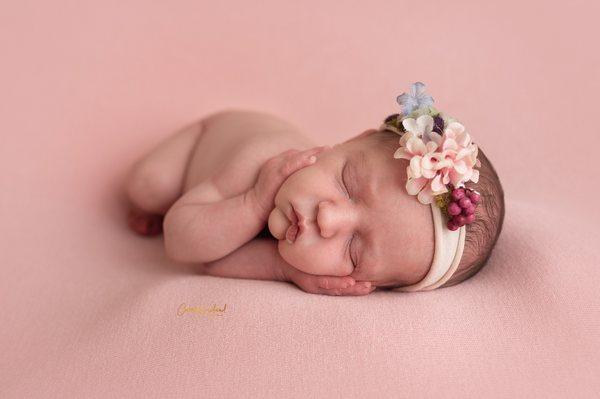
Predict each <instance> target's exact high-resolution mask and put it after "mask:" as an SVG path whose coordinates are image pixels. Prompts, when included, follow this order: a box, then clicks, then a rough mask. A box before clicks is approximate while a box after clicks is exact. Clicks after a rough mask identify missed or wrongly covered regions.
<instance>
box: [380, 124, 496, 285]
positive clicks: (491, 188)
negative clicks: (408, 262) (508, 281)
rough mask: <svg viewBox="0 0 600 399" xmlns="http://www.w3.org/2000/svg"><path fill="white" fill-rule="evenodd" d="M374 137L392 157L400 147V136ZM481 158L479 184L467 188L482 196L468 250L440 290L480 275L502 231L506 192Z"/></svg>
mask: <svg viewBox="0 0 600 399" xmlns="http://www.w3.org/2000/svg"><path fill="white" fill-rule="evenodd" d="M373 136H374V138H376V139H378V140H379V141H380V142H381V143H382V144H384V145H385V147H386V148H387V149H388V150H390V151H391V153H392V154H393V153H394V151H396V149H397V148H398V146H399V143H398V141H399V138H400V136H399V135H398V134H396V133H394V132H390V131H385V130H384V131H378V132H377V133H374V134H373ZM477 159H479V160H480V161H481V167H480V168H478V169H479V181H478V182H477V183H473V182H469V183H467V184H466V186H467V187H468V188H472V189H474V190H476V191H478V192H479V193H480V194H481V202H480V203H479V205H478V206H477V208H476V212H475V214H476V217H475V221H474V222H473V223H471V224H468V225H466V229H467V231H466V232H467V235H466V238H465V249H464V252H463V256H462V259H461V261H460V263H459V265H458V269H457V270H456V272H455V273H454V275H453V276H452V277H451V278H450V280H448V281H447V282H446V283H444V284H443V285H442V286H440V288H445V287H450V286H453V285H456V284H459V283H461V282H463V281H465V280H467V279H469V278H471V277H473V276H474V275H475V274H477V273H478V272H479V271H480V270H481V269H482V268H483V267H484V266H485V265H486V264H487V262H488V260H489V258H490V256H491V254H492V250H493V249H494V247H495V245H496V241H498V237H499V236H500V232H501V231H502V224H503V222H504V190H503V189H502V185H501V184H500V179H499V178H498V174H497V173H496V170H495V169H494V167H493V166H492V164H491V162H490V161H489V159H488V158H487V157H486V156H485V154H484V152H483V151H482V150H481V148H478V155H477ZM415 201H416V198H415ZM400 286H401V285H394V286H387V287H381V289H383V290H391V289H393V288H397V287H400Z"/></svg>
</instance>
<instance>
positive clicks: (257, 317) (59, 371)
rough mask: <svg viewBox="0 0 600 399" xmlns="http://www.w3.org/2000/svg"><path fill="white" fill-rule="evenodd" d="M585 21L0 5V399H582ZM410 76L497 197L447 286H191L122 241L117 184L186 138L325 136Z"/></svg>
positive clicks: (592, 103) (483, 12) (472, 6)
mask: <svg viewBox="0 0 600 399" xmlns="http://www.w3.org/2000/svg"><path fill="white" fill-rule="evenodd" d="M450 3H451V4H450ZM598 11H600V10H599V3H598V2H594V1H588V2H581V1H573V2H569V3H568V4H567V3H564V2H562V3H552V2H524V3H521V2H516V1H504V2H498V3H495V4H493V3H492V4H488V3H487V2H485V4H483V3H481V2H475V1H471V2H465V1H458V2H447V4H446V3H444V4H442V3H438V4H434V2H421V3H418V4H414V3H413V2H410V3H409V2H391V1H390V2H384V1H371V2H368V3H364V2H349V3H346V4H342V3H339V2H322V1H320V2H312V1H309V2H281V1H265V2H261V3H260V4H257V3H256V2H236V3H232V2H197V1H178V2H166V1H165V2H144V1H128V2H122V1H118V2H117V1H105V2H88V4H84V2H70V1H54V2H32V1H18V2H17V1H13V2H3V4H2V5H0V43H1V49H2V63H1V64H2V67H1V68H0V87H1V88H2V96H1V98H0V116H1V120H2V124H3V126H2V133H1V137H2V145H0V166H1V169H2V173H0V187H1V192H2V193H1V195H0V217H1V220H2V239H1V240H0V267H1V269H0V270H1V271H2V278H0V303H1V304H2V311H1V312H0V326H1V328H0V354H1V356H0V359H1V360H0V397H2V398H24V397H148V398H154V397H156V398H165V397H205V398H208V397H297V398H304V397H346V398H351V397H364V396H365V395H368V396H371V395H372V396H373V397H395V398H396V397H461V398H464V397H481V396H483V397H515V396H517V397H597V395H598V392H600V382H599V381H600V379H598V375H600V334H599V332H600V331H599V327H600V323H599V320H600V311H599V310H600V299H599V298H600V296H599V294H598V287H597V284H598V283H599V282H600V269H599V267H598V266H599V263H600V262H599V259H600V256H599V255H600V249H599V248H600V242H599V241H600V240H599V238H598V237H599V235H598V232H597V231H598V223H599V222H600V212H599V211H598V201H597V199H598V195H600V190H598V187H597V182H598V172H599V168H598V153H597V149H598V145H599V144H600V139H599V138H598V127H597V126H598V112H597V109H596V108H597V104H598V100H597V95H598V93H600V76H599V74H600V72H599V71H600V63H599V62H598V61H599V57H600V56H599V53H598V51H597V43H596V39H595V38H597V37H598V36H599V34H600V29H599V28H598V24H597V21H596V19H597V18H596V15H598ZM417 80H420V81H423V82H425V83H426V84H427V87H428V90H429V91H430V93H431V94H432V95H433V97H434V98H435V100H436V105H437V106H439V108H440V109H443V110H445V111H447V112H448V113H450V114H452V115H455V116H456V117H458V118H459V119H460V120H461V121H463V122H464V123H465V125H466V126H467V128H468V129H469V130H470V131H471V132H472V134H473V136H474V138H475V141H476V142H477V143H478V144H479V145H480V146H481V147H482V148H483V149H484V151H485V152H486V154H487V155H488V157H489V158H490V159H491V160H492V162H493V163H494V165H495V167H496V169H497V170H498V172H499V174H500V176H501V179H502V181H503V183H504V188H505V192H506V200H507V211H506V220H505V228H504V231H503V234H502V235H501V238H500V240H499V242H498V245H497V247H496V250H495V252H494V254H493V257H492V259H491V261H490V263H489V264H488V266H487V267H486V268H485V269H484V270H482V271H481V272H480V273H479V274H478V275H477V276H475V277H474V278H472V279H470V280H469V281H467V282H465V283H463V284H460V285H458V286H455V287H451V288H446V289H441V290H436V291H433V292H425V293H415V294H401V293H392V292H376V293H374V294H372V295H370V296H368V297H361V298H355V297H328V296H318V295H310V294H306V293H304V292H302V291H300V290H299V289H298V288H296V287H295V286H293V285H291V284H288V283H279V282H268V281H254V280H237V279H223V278H216V277H208V276H200V275H197V274H194V273H193V271H192V269H191V267H188V266H182V265H176V264H173V263H172V262H169V261H168V260H167V259H166V258H165V255H164V251H163V247H162V239H161V238H153V239H146V238H141V237H137V236H135V235H133V234H132V233H130V232H129V231H128V230H127V228H126V224H125V208H124V205H123V197H122V196H121V195H120V194H118V192H119V191H118V190H119V189H120V187H121V184H122V179H123V176H124V173H125V171H126V170H127V168H129V166H130V164H131V162H133V160H134V159H136V158H137V157H138V156H139V155H141V154H142V153H144V152H146V151H147V150H148V149H150V148H151V147H152V146H153V145H154V144H156V143H157V142H158V141H159V140H161V139H162V138H163V137H165V136H166V135H167V134H169V133H170V132H172V131H173V130H175V129H176V128H179V127H180V126H182V125H183V124H186V123H188V122H190V121H191V120H193V119H195V118H197V117H200V116H202V115H205V114H207V113H209V112H212V111H216V110H219V109H222V108H228V107H240V108H250V109H260V110H267V111H270V112H273V113H276V114H278V115H282V116H283V117H286V118H289V119H290V120H291V121H293V122H294V123H296V124H297V125H299V126H300V127H301V128H303V129H305V130H306V131H307V132H308V134H310V135H312V136H313V137H315V138H317V139H318V140H319V141H321V142H322V143H323V144H332V143H335V142H337V141H340V140H342V139H345V138H347V137H348V136H350V135H353V134H356V133H359V132H360V131H362V130H364V129H366V128H370V127H378V125H379V123H380V121H381V119H382V118H384V117H385V116H387V115H389V114H390V113H393V112H396V110H397V105H396V103H395V96H396V95H397V94H399V93H400V92H402V91H404V90H405V89H406V88H408V86H409V85H410V84H411V83H412V82H414V81H417ZM182 303H186V304H188V305H189V306H198V307H211V306H213V305H216V306H218V307H223V306H225V305H226V310H225V311H224V312H222V313H221V316H216V314H214V313H213V314H210V315H209V314H198V313H187V314H184V315H182V316H177V309H178V307H179V306H180V304H182Z"/></svg>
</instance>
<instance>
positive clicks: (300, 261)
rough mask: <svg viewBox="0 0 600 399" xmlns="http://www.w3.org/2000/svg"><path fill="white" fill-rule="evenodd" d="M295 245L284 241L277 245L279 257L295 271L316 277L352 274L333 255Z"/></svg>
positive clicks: (350, 268)
mask: <svg viewBox="0 0 600 399" xmlns="http://www.w3.org/2000/svg"><path fill="white" fill-rule="evenodd" d="M296 244H297V243H294V244H289V243H288V242H287V241H285V240H283V241H279V243H278V249H279V253H280V255H281V257H282V258H283V259H284V260H285V261H286V262H287V263H289V264H290V265H292V266H294V267H295V268H296V269H298V270H300V271H302V272H304V273H308V274H314V275H318V276H347V275H349V274H350V273H352V270H353V268H352V266H351V265H349V266H345V265H344V264H342V263H341V262H340V259H339V258H336V257H335V256H334V255H335V254H329V253H328V252H327V251H326V250H323V249H319V250H316V249H307V248H301V247H300V246H295V245H296ZM338 256H339V255H338Z"/></svg>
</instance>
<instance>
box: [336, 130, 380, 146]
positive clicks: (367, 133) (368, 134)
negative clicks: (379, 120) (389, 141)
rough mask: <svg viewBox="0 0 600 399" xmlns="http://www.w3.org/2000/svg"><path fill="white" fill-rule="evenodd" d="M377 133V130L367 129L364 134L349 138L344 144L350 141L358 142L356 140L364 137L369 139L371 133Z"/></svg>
mask: <svg viewBox="0 0 600 399" xmlns="http://www.w3.org/2000/svg"><path fill="white" fill-rule="evenodd" d="M377 132H378V130H377V129H368V130H365V131H364V132H362V133H360V134H357V135H356V136H354V137H350V138H349V139H348V140H346V141H344V143H347V142H349V141H352V140H358V139H362V138H365V137H369V136H370V135H372V134H373V133H377Z"/></svg>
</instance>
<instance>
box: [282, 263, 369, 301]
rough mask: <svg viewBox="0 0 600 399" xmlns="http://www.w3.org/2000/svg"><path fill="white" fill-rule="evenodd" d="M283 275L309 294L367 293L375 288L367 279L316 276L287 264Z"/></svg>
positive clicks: (355, 294) (357, 294)
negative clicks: (357, 280) (358, 280)
mask: <svg viewBox="0 0 600 399" xmlns="http://www.w3.org/2000/svg"><path fill="white" fill-rule="evenodd" d="M284 275H285V277H286V279H287V280H288V281H291V282H293V283H294V284H295V285H297V286H298V287H299V288H300V289H302V290H303V291H305V292H308V293H310V294H322V295H354V296H359V295H368V294H370V293H371V292H373V291H375V290H376V289H377V287H376V286H374V285H372V284H371V283H370V282H369V281H360V282H356V281H355V280H354V278H352V277H350V276H316V275H314V274H307V273H304V272H302V271H300V270H298V269H296V268H295V267H293V266H291V265H289V264H288V265H287V266H286V267H285V270H284Z"/></svg>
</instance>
